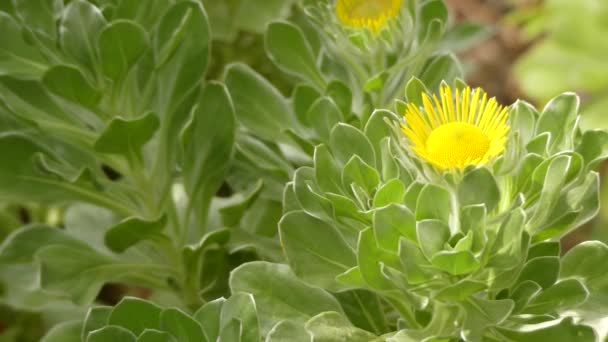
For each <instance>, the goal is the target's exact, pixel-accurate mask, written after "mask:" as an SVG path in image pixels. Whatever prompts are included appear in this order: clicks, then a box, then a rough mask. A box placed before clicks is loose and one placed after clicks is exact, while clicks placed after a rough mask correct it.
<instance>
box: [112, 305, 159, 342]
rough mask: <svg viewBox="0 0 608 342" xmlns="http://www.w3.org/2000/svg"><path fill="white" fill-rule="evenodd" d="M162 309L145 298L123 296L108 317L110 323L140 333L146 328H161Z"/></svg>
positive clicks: (136, 333)
mask: <svg viewBox="0 0 608 342" xmlns="http://www.w3.org/2000/svg"><path fill="white" fill-rule="evenodd" d="M161 311H162V309H161V308H160V307H159V306H157V305H155V304H153V303H151V302H149V301H146V300H143V299H139V298H134V297H125V298H123V299H122V300H121V301H120V302H119V303H118V304H117V305H116V306H115V307H114V308H113V309H112V312H111V313H110V316H109V317H108V324H109V325H116V326H120V327H123V328H125V329H127V330H129V331H131V332H132V333H133V334H135V335H140V334H141V333H142V332H143V331H144V330H146V329H159V328H160V313H161Z"/></svg>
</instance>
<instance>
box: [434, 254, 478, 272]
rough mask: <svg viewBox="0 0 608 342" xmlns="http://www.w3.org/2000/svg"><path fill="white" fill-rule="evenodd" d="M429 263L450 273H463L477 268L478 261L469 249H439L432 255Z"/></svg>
mask: <svg viewBox="0 0 608 342" xmlns="http://www.w3.org/2000/svg"><path fill="white" fill-rule="evenodd" d="M431 263H432V264H433V265H435V266H437V267H438V268H439V269H441V270H443V271H446V272H448V273H449V274H451V275H463V274H467V273H471V272H473V271H476V270H477V269H479V266H480V263H479V261H478V260H477V259H475V256H474V255H473V254H472V253H471V252H469V251H461V252H455V251H454V252H452V251H440V252H438V253H436V254H435V255H433V257H432V259H431Z"/></svg>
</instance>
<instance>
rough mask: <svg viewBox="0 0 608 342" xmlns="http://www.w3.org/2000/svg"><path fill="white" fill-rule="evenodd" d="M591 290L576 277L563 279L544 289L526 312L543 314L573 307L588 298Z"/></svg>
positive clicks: (530, 303)
mask: <svg viewBox="0 0 608 342" xmlns="http://www.w3.org/2000/svg"><path fill="white" fill-rule="evenodd" d="M588 296H589V292H588V291H587V289H586V288H585V286H584V285H583V284H582V283H581V282H580V281H578V280H576V279H565V280H561V281H559V282H557V283H555V285H553V286H551V287H549V288H548V289H546V290H544V291H542V292H541V293H540V294H539V295H538V296H536V297H534V299H532V301H530V302H529V303H528V305H527V306H526V308H525V310H524V313H529V314H537V315H541V314H544V313H547V312H554V311H561V310H566V309H571V308H572V307H575V306H577V305H578V304H581V303H583V302H584V301H585V300H587V297H588Z"/></svg>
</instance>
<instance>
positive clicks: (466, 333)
mask: <svg viewBox="0 0 608 342" xmlns="http://www.w3.org/2000/svg"><path fill="white" fill-rule="evenodd" d="M462 306H463V308H464V309H465V311H466V318H465V321H464V326H463V331H462V336H463V337H464V339H465V341H479V340H480V339H481V336H482V335H483V332H484V330H485V329H486V327H488V326H496V325H498V324H500V323H502V322H503V321H504V320H505V319H506V318H507V317H509V314H510V313H511V311H512V310H513V306H514V303H513V301H512V300H510V299H503V300H487V299H481V298H476V297H470V298H469V299H468V300H467V301H466V302H463V304H462Z"/></svg>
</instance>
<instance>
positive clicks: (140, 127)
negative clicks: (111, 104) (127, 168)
mask: <svg viewBox="0 0 608 342" xmlns="http://www.w3.org/2000/svg"><path fill="white" fill-rule="evenodd" d="M159 126H160V122H159V120H158V116H156V114H154V113H147V114H145V115H143V116H141V117H139V118H136V119H124V118H121V117H116V118H114V119H112V121H110V123H109V124H108V126H107V127H106V129H105V130H104V131H103V133H102V134H101V135H100V136H99V138H97V141H95V150H96V151H98V152H101V153H111V154H119V155H123V156H125V157H126V158H127V159H128V160H132V159H133V158H141V153H142V148H143V146H144V145H145V144H146V143H147V142H148V141H149V140H150V139H152V137H153V136H154V134H155V133H156V130H157V129H158V127H159Z"/></svg>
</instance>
